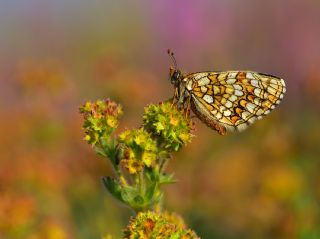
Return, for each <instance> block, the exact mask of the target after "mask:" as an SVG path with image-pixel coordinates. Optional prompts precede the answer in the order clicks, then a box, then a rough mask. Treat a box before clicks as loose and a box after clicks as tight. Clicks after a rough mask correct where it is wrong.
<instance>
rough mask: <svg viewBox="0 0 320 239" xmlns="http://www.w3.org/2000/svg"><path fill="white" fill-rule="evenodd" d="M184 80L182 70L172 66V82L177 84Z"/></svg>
mask: <svg viewBox="0 0 320 239" xmlns="http://www.w3.org/2000/svg"><path fill="white" fill-rule="evenodd" d="M181 80H182V72H181V71H180V70H178V69H174V68H170V81H171V84H173V85H177V84H178V83H179V82H181Z"/></svg>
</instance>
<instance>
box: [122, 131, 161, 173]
mask: <svg viewBox="0 0 320 239" xmlns="http://www.w3.org/2000/svg"><path fill="white" fill-rule="evenodd" d="M118 141H119V143H121V144H123V145H124V147H123V150H122V153H121V156H120V157H121V158H120V162H121V163H122V164H123V166H124V167H125V168H126V169H128V171H129V173H130V174H135V173H137V172H140V171H141V170H142V169H143V167H144V166H146V167H151V166H152V165H153V163H154V162H155V160H156V156H157V147H156V142H155V141H154V140H153V139H152V138H151V136H150V134H149V133H148V132H146V131H145V130H144V129H138V130H127V131H125V132H123V133H122V134H121V135H120V136H119V138H118Z"/></svg>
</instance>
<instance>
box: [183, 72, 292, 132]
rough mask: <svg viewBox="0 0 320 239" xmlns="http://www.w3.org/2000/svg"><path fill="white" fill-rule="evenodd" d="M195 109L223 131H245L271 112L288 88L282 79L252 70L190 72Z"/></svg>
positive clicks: (214, 126) (204, 119)
mask: <svg viewBox="0 0 320 239" xmlns="http://www.w3.org/2000/svg"><path fill="white" fill-rule="evenodd" d="M185 81H186V88H187V90H188V92H189V94H190V96H191V106H192V109H193V112H194V113H195V114H196V115H197V116H198V117H199V118H200V119H201V120H202V121H203V122H204V123H206V124H207V125H208V126H210V127H211V128H213V129H215V130H217V131H218V132H219V133H220V134H225V132H226V130H227V131H242V130H244V129H246V128H247V127H248V126H249V125H251V124H253V123H254V122H255V121H256V120H258V119H261V118H262V117H263V116H265V115H267V114H269V113H270V111H271V110H273V109H274V108H275V107H276V106H277V105H278V104H279V103H280V101H281V100H282V98H283V95H284V93H285V91H286V88H285V83H284V80H283V79H280V78H278V77H276V76H272V75H267V74H262V73H257V72H252V71H227V72H199V73H192V74H189V75H188V76H187V77H186V78H185Z"/></svg>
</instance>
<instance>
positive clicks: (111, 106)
mask: <svg viewBox="0 0 320 239" xmlns="http://www.w3.org/2000/svg"><path fill="white" fill-rule="evenodd" d="M80 113H81V114H82V115H83V118H84V120H85V121H84V124H83V128H84V130H85V134H86V136H85V140H86V141H87V142H88V143H89V144H91V145H96V144H97V143H98V142H99V140H100V139H101V138H107V137H109V136H110V135H111V134H112V132H113V131H114V130H115V129H116V128H117V127H118V124H119V117H120V116H121V115H122V114H123V111H122V106H121V105H119V104H117V103H115V102H114V101H112V100H110V99H106V100H97V101H96V102H94V103H92V102H87V103H85V104H84V105H83V106H81V107H80Z"/></svg>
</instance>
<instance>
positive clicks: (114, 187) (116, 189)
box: [102, 177, 125, 202]
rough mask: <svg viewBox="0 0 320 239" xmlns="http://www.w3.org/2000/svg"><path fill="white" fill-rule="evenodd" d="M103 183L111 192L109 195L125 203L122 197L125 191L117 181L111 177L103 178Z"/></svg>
mask: <svg viewBox="0 0 320 239" xmlns="http://www.w3.org/2000/svg"><path fill="white" fill-rule="evenodd" d="M102 182H103V185H104V186H105V188H106V189H107V190H108V191H109V193H111V194H112V195H113V196H114V197H115V198H117V199H118V200H120V201H121V202H125V200H124V198H123V196H122V191H123V189H122V187H121V186H120V184H119V183H118V182H117V181H116V180H114V179H113V178H110V177H103V178H102Z"/></svg>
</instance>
